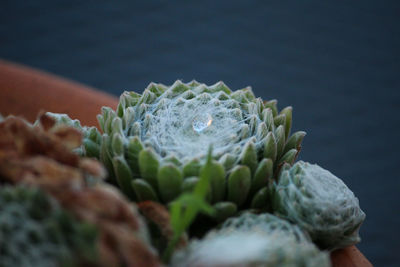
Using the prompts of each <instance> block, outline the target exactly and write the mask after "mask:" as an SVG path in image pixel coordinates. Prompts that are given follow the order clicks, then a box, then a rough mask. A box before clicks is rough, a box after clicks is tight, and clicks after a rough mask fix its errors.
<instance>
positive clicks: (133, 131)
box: [128, 122, 142, 136]
mask: <svg viewBox="0 0 400 267" xmlns="http://www.w3.org/2000/svg"><path fill="white" fill-rule="evenodd" d="M141 133H142V126H141V125H140V123H139V122H135V123H134V124H132V126H131V128H130V129H129V133H128V134H129V136H141Z"/></svg>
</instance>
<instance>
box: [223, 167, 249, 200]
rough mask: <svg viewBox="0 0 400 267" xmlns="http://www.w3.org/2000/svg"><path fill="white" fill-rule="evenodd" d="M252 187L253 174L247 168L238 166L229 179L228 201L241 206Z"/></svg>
mask: <svg viewBox="0 0 400 267" xmlns="http://www.w3.org/2000/svg"><path fill="white" fill-rule="evenodd" d="M250 186H251V173H250V169H249V167H247V166H243V165H238V166H236V167H235V168H234V169H233V170H232V172H231V174H230V175H229V178H228V200H229V201H231V202H234V203H235V204H236V205H237V206H241V205H242V204H243V203H244V202H245V201H246V198H247V195H248V193H249V190H250Z"/></svg>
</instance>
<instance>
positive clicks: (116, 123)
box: [111, 117, 124, 136]
mask: <svg viewBox="0 0 400 267" xmlns="http://www.w3.org/2000/svg"><path fill="white" fill-rule="evenodd" d="M111 128H112V133H113V134H120V135H121V136H122V135H124V130H123V129H122V120H121V118H120V117H115V118H114V119H113V121H112V124H111Z"/></svg>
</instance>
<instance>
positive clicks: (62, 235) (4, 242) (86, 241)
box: [0, 186, 97, 267]
mask: <svg viewBox="0 0 400 267" xmlns="http://www.w3.org/2000/svg"><path fill="white" fill-rule="evenodd" d="M96 240H97V230H96V228H95V226H94V225H90V224H86V223H81V222H78V221H77V220H75V219H74V218H73V217H72V216H70V215H69V214H68V213H67V212H66V211H64V210H63V209H62V208H61V207H60V206H59V205H58V203H57V202H56V200H55V199H53V198H52V197H50V196H49V195H47V194H46V193H45V192H43V191H41V190H39V189H37V188H27V187H22V186H17V187H10V186H4V187H1V188H0V252H1V256H0V266H3V267H8V266H10V267H11V266H13V267H14V266H43V267H52V266H78V265H79V264H83V263H86V264H90V263H94V262H95V260H96V257H97V248H96V245H95V244H96Z"/></svg>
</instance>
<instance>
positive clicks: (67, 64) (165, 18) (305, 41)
mask: <svg viewBox="0 0 400 267" xmlns="http://www.w3.org/2000/svg"><path fill="white" fill-rule="evenodd" d="M18 2H19V3H18ZM111 2H112V1H31V2H30V3H24V4H22V1H4V0H3V1H1V4H0V57H2V58H5V59H9V60H13V61H16V62H21V63H25V64H28V65H31V66H33V67H37V68H41V69H44V70H47V71H50V72H53V73H55V74H59V75H61V76H64V77H68V78H71V79H74V80H77V81H80V82H82V83H86V84H89V85H91V86H94V87H97V88H100V89H102V90H104V91H107V92H110V93H112V94H115V95H119V94H120V93H121V92H122V91H123V90H135V91H142V90H143V89H144V88H145V87H146V85H147V84H148V83H149V82H150V81H155V82H163V83H166V84H171V83H172V82H173V81H174V80H175V79H178V78H179V79H183V80H184V81H190V80H192V79H197V80H198V81H201V82H205V83H209V84H210V83H215V82H217V81H219V80H223V81H225V82H226V83H227V84H228V85H229V86H231V88H233V89H239V88H241V87H244V86H247V85H251V86H253V90H254V92H255V93H256V95H258V96H261V97H263V98H264V99H271V98H276V99H278V100H279V103H280V107H281V108H283V107H284V106H286V105H292V106H293V107H294V128H295V130H300V129H302V130H305V131H307V133H308V135H307V136H306V139H305V141H304V146H303V151H302V154H301V158H302V159H303V160H307V161H310V162H316V163H318V164H320V165H321V166H323V167H325V168H327V169H329V170H330V171H332V172H333V173H335V174H336V175H337V176H339V177H341V178H342V179H343V180H344V181H345V182H346V183H347V185H348V186H349V187H350V188H351V189H352V190H353V191H354V192H355V194H356V195H357V196H358V197H359V199H360V203H361V207H362V208H363V209H364V211H365V212H366V214H367V220H366V222H365V224H364V225H363V226H362V229H361V236H362V239H363V240H362V243H360V244H359V245H358V247H359V248H360V250H361V251H362V252H363V253H364V254H365V255H366V256H367V258H368V259H370V260H371V261H372V263H374V264H376V265H377V266H396V263H399V262H400V254H399V253H396V251H398V249H399V248H400V235H399V232H400V231H399V229H398V228H399V226H400V197H399V190H400V177H399V166H400V160H399V153H400V141H399V130H400V126H399V123H400V112H399V111H400V104H399V102H400V53H399V47H400V19H399V18H400V2H399V1H366V0H364V1H343V2H342V1H317V0H310V1H275V3H265V2H266V1H242V2H241V3H233V2H232V1H198V2H197V3H189V1H176V2H173V1H157V2H153V1H147V2H146V3H141V4H134V3H132V2H131V1H126V2H124V3H118V4H115V3H111ZM214 2H218V3H214Z"/></svg>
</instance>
